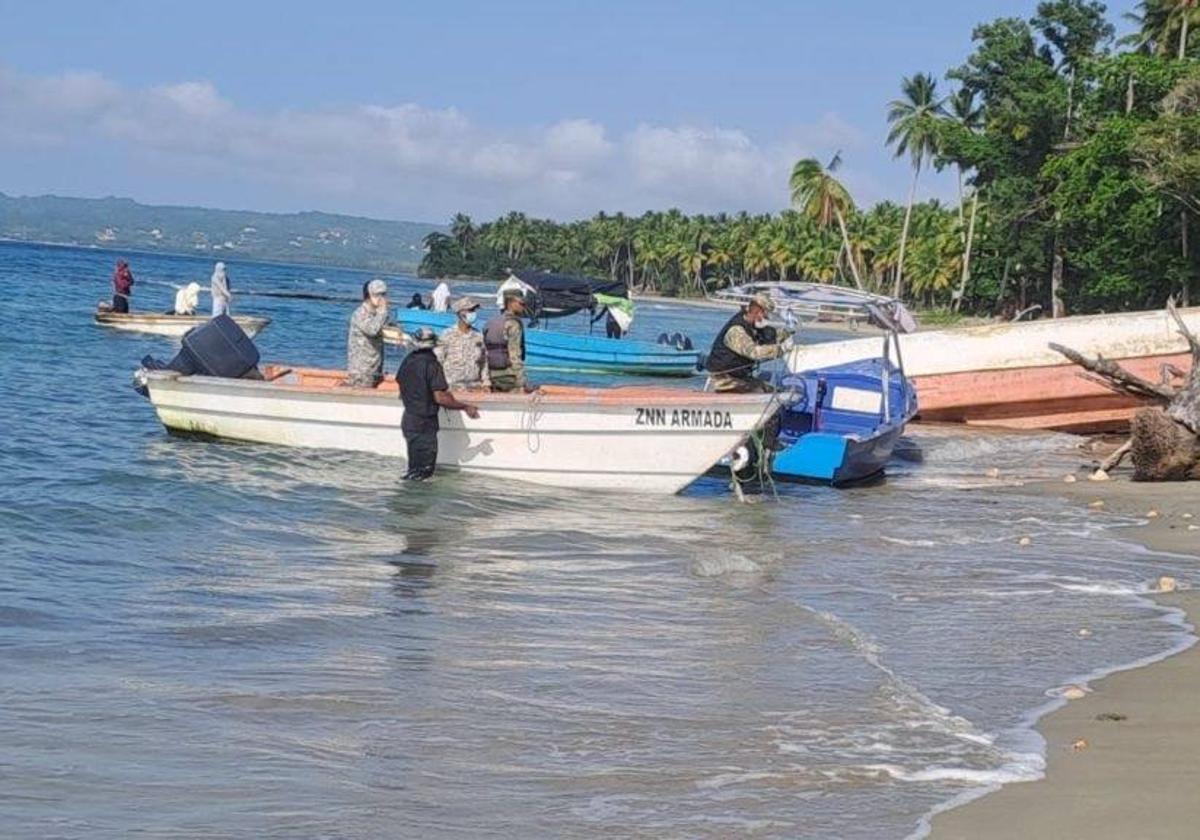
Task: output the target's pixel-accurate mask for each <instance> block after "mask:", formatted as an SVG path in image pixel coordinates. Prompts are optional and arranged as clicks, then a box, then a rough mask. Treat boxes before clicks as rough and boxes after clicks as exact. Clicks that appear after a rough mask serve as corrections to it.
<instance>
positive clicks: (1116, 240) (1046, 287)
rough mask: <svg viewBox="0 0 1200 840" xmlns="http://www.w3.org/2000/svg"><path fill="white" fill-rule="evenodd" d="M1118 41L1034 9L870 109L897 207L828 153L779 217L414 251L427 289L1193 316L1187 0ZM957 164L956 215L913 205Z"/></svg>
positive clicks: (1197, 136) (1199, 143) (1060, 0)
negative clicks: (540, 285)
mask: <svg viewBox="0 0 1200 840" xmlns="http://www.w3.org/2000/svg"><path fill="white" fill-rule="evenodd" d="M1129 17H1130V20H1129V22H1128V23H1129V24H1131V25H1132V26H1133V28H1134V31H1133V32H1132V33H1131V34H1129V35H1128V36H1126V37H1123V38H1120V39H1117V37H1116V27H1115V26H1114V23H1113V22H1112V21H1110V20H1109V19H1108V17H1107V16H1106V9H1105V7H1104V6H1103V5H1102V4H1101V3H1099V2H1095V0H1046V2H1043V3H1041V4H1040V5H1039V6H1038V7H1037V10H1036V13H1035V14H1034V15H1033V16H1032V17H1031V18H1030V19H1028V20H1024V19H1020V18H1015V17H1010V18H1001V19H998V20H994V21H991V22H988V23H984V24H981V25H979V26H978V27H976V28H975V31H974V33H973V34H972V51H971V53H970V54H969V55H968V56H967V58H966V60H965V61H964V62H963V63H962V64H961V65H960V66H958V67H954V68H950V69H949V70H947V71H946V72H945V73H944V74H943V76H941V77H937V76H935V75H933V74H931V73H929V72H923V71H922V72H916V73H913V74H912V75H910V76H907V77H905V78H904V79H903V80H901V83H900V85H899V95H898V96H897V98H896V99H894V100H893V101H891V102H890V103H888V104H887V105H886V106H885V108H884V109H883V113H882V115H881V116H882V117H883V118H885V119H886V121H887V124H888V126H889V134H888V140H887V142H888V145H889V146H890V147H891V148H892V149H893V151H894V153H895V154H896V156H897V157H899V158H904V159H906V160H907V161H908V163H909V165H910V166H911V168H912V173H913V177H912V187H911V190H910V193H909V196H908V201H907V202H906V203H905V205H904V206H898V205H896V204H893V203H891V202H886V201H885V202H881V203H879V204H876V205H874V206H871V207H861V206H859V205H858V204H856V202H855V201H854V198H853V196H852V195H851V193H850V191H849V190H848V189H847V187H846V185H845V184H843V183H842V182H841V181H840V180H839V177H838V175H839V166H840V165H841V163H842V155H841V153H840V152H839V153H837V154H834V155H832V156H831V157H830V158H829V159H828V161H827V162H823V161H822V160H817V159H811V158H809V159H804V160H800V161H797V162H796V164H795V166H794V168H793V170H792V172H791V177H790V180H789V184H788V187H789V189H790V195H791V207H790V208H789V209H785V210H783V211H782V212H780V213H777V214H757V215H755V214H749V213H744V212H743V213H736V214H725V213H721V214H716V215H686V214H684V213H682V212H680V211H679V210H677V209H671V210H666V211H654V212H647V213H644V214H642V215H641V216H636V217H632V216H626V215H624V214H621V213H616V214H607V213H599V214H597V215H596V216H594V217H592V218H590V219H586V220H579V221H571V222H555V221H550V220H546V219H536V218H529V217H527V216H526V215H525V214H522V213H519V212H512V213H508V214H506V215H504V216H501V217H500V218H497V219H494V220H492V221H489V222H485V223H483V224H479V225H476V224H474V223H473V222H472V220H471V219H469V218H468V217H466V216H464V215H462V214H459V215H457V216H455V217H454V219H453V220H452V222H451V226H450V232H449V233H440V232H434V233H431V234H430V235H429V236H427V237H426V239H425V246H426V253H425V258H424V260H423V262H422V264H421V273H422V274H423V275H425V276H446V275H472V276H487V277H491V276H498V275H499V274H501V273H503V272H504V271H505V270H507V269H518V268H530V267H532V268H541V269H547V270H553V271H562V272H570V273H582V274H590V275H595V276H600V277H608V278H614V279H623V280H625V281H626V282H627V283H628V284H630V286H631V287H634V288H636V289H639V290H642V291H644V292H650V293H659V294H665V295H680V296H691V295H701V294H704V293H705V292H706V291H708V290H712V289H714V288H716V287H719V286H721V285H724V284H728V283H735V282H741V281H746V280H752V279H757V280H778V279H792V280H808V281H813V282H820V283H839V284H844V285H849V286H858V287H860V288H865V289H869V290H872V291H879V292H884V293H889V294H894V295H897V296H902V297H904V298H905V299H906V300H908V301H910V302H912V303H915V304H918V305H921V306H924V307H931V308H940V309H945V310H954V311H958V310H962V311H964V312H970V313H978V314H994V313H997V312H1000V311H1006V310H1007V311H1013V310H1023V309H1026V308H1030V307H1033V308H1037V307H1041V308H1042V309H1043V310H1044V311H1045V312H1046V314H1051V315H1061V314H1063V313H1077V312H1094V311H1114V310H1123V309H1137V308H1146V307H1156V306H1160V305H1162V303H1163V302H1164V300H1165V299H1166V298H1167V297H1168V296H1169V295H1176V296H1178V297H1180V298H1182V299H1183V300H1184V301H1190V300H1191V299H1192V298H1194V297H1195V296H1196V294H1197V291H1198V286H1197V284H1198V283H1200V246H1198V245H1197V240H1198V239H1200V235H1197V232H1196V229H1197V227H1198V225H1197V216H1200V34H1197V33H1198V31H1200V0H1145V2H1143V3H1141V4H1140V5H1139V6H1138V10H1137V12H1136V14H1134V15H1131V16H1129ZM947 167H951V168H952V171H954V172H955V173H956V175H957V180H958V185H959V189H958V201H957V204H956V205H955V206H945V205H943V204H941V203H939V202H937V201H932V200H925V201H920V200H918V196H919V193H920V187H921V177H922V175H923V174H924V173H927V172H928V171H929V169H930V168H933V169H936V170H944V169H946V168H947Z"/></svg>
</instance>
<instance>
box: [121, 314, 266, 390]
mask: <svg viewBox="0 0 1200 840" xmlns="http://www.w3.org/2000/svg"><path fill="white" fill-rule="evenodd" d="M182 344H183V346H182V347H181V348H180V349H179V352H178V353H176V354H175V358H173V359H171V361H169V362H163V361H160V360H158V359H156V358H154V357H153V356H145V357H143V358H142V368H143V370H173V371H175V372H177V373H179V374H181V375H183V376H193V375H197V376H218V377H222V378H225V379H261V378H262V375H261V374H260V373H259V372H258V360H259V354H258V348H257V347H256V346H255V345H254V341H253V340H252V339H251V338H250V336H248V335H246V333H245V332H244V331H243V330H242V328H241V327H239V326H238V324H237V322H236V321H234V320H233V319H232V318H230V317H229V316H228V315H218V316H217V317H215V318H213V319H212V320H210V321H208V322H207V323H204V324H201V325H200V326H198V327H192V329H190V330H188V331H187V332H186V333H184V334H183V340H182ZM139 373H140V371H139ZM134 389H135V390H136V391H137V392H138V393H139V394H141V395H142V396H147V390H146V384H145V377H144V376H137V375H135V376H134Z"/></svg>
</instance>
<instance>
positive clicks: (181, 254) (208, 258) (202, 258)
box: [0, 236, 487, 282]
mask: <svg viewBox="0 0 1200 840" xmlns="http://www.w3.org/2000/svg"><path fill="white" fill-rule="evenodd" d="M6 245H24V246H30V245H32V246H36V247H39V248H61V249H63V250H68V251H87V252H89V253H90V252H101V253H107V254H113V255H130V256H146V257H171V258H173V259H185V260H195V261H196V262H199V263H205V264H207V265H210V266H211V265H212V264H213V263H214V262H216V261H217V260H223V261H225V262H230V263H238V262H243V263H254V264H255V265H278V266H289V267H293V268H296V267H298V268H314V269H330V268H334V269H337V270H338V271H351V272H354V273H356V274H376V275H384V276H392V277H406V278H410V279H413V278H416V269H415V267H413V268H412V270H410V271H380V270H377V269H373V268H361V267H359V266H353V265H341V264H339V263H314V262H303V261H288V260H268V259H262V258H259V257H251V256H241V255H227V256H226V255H218V256H213V255H211V254H206V255H201V254H196V253H188V252H186V251H167V250H162V251H150V250H146V249H144V248H114V247H112V246H110V245H80V244H79V243H78V242H44V241H40V240H35V239H13V238H11V237H7V236H0V247H3V246H6ZM451 279H460V280H467V279H469V278H451ZM481 282H487V280H486V278H483V279H482V280H481Z"/></svg>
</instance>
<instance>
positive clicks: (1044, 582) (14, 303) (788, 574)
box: [0, 246, 1192, 838]
mask: <svg viewBox="0 0 1200 840" xmlns="http://www.w3.org/2000/svg"><path fill="white" fill-rule="evenodd" d="M146 259H147V262H148V265H147V266H146V267H145V268H143V272H144V273H145V274H147V275H149V274H151V273H152V271H153V269H154V268H155V267H157V266H161V267H163V271H164V273H165V274H171V273H173V275H174V276H188V272H191V271H193V270H194V266H195V264H193V263H189V262H187V261H178V260H171V259H167V258H154V259H153V261H151V258H146ZM107 261H108V257H107V256H105V255H98V254H91V253H85V252H74V251H57V250H46V249H30V248H23V247H15V246H0V276H2V278H3V280H4V282H5V284H6V288H14V289H16V290H17V293H16V294H15V296H14V297H13V298H12V299H11V300H10V301H9V302H8V303H6V305H5V308H4V309H3V310H0V326H2V327H3V329H2V330H0V372H2V373H0V376H2V377H3V386H4V389H5V395H6V399H5V400H4V401H0V435H3V438H4V440H5V441H6V445H5V446H4V447H0V535H2V539H3V547H4V552H3V555H2V556H3V560H2V561H0V562H2V563H3V571H4V575H3V578H2V579H0V669H2V670H0V673H3V675H4V677H3V681H2V682H0V691H2V692H3V695H2V696H3V703H0V746H2V747H3V750H2V751H0V777H2V780H3V784H0V825H3V826H4V827H5V836H13V837H42V836H82V835H88V836H125V835H127V834H130V833H133V832H134V831H140V832H142V833H147V834H150V835H151V836H189V837H190V836H231V835H237V836H297V835H298V836H337V837H342V836H348V837H375V836H389V837H395V836H403V837H421V838H425V837H460V836H482V835H488V836H493V835H501V836H573V837H574V836H595V837H610V836H652V837H659V836H664V835H665V836H713V837H717V836H722V837H723V836H730V835H736V836H743V835H752V836H762V837H776V836H778V837H795V836H821V837H831V836H837V837H862V838H877V837H902V836H904V835H906V834H908V833H909V832H911V831H912V830H913V829H914V828H915V827H916V826H917V824H918V821H919V819H920V817H921V815H922V814H924V813H925V812H927V811H928V810H929V809H930V808H931V807H933V806H934V805H935V804H937V803H938V802H941V801H944V800H945V799H947V798H949V797H951V796H953V795H955V794H957V793H959V792H961V791H963V790H964V789H966V788H967V787H969V786H970V785H975V784H985V783H988V782H993V781H1003V780H1006V779H1016V778H1028V777H1030V776H1031V775H1032V774H1034V773H1036V772H1037V769H1038V767H1039V764H1040V756H1039V753H1038V748H1039V745H1038V744H1037V743H1036V741H1033V740H1031V739H1030V738H1029V737H1028V734H1027V728H1026V725H1027V723H1028V719H1027V715H1028V712H1029V710H1030V709H1033V708H1034V707H1037V706H1039V705H1040V704H1042V703H1044V702H1045V701H1046V697H1045V691H1046V690H1047V689H1049V688H1052V687H1053V686H1056V685H1058V684H1060V683H1061V682H1063V681H1064V680H1065V679H1067V678H1069V677H1071V676H1074V675H1081V674H1084V673H1087V672H1089V671H1092V670H1094V669H1096V668H1100V667H1103V666H1106V665H1111V664H1115V663H1117V662H1123V661H1130V660H1132V659H1135V658H1137V657H1140V656H1144V655H1148V654H1152V653H1155V652H1157V651H1161V650H1163V649H1165V648H1167V647H1168V646H1169V645H1171V644H1172V643H1174V642H1175V641H1176V640H1177V639H1178V637H1179V635H1180V631H1179V629H1178V628H1177V627H1175V626H1173V625H1171V624H1170V623H1168V622H1164V621H1161V620H1157V618H1158V617H1159V616H1161V615H1162V613H1161V611H1159V610H1157V609H1156V608H1154V607H1152V606H1150V605H1148V604H1147V603H1146V602H1144V601H1141V600H1139V593H1141V592H1144V591H1145V585H1146V582H1147V581H1149V580H1151V579H1152V578H1154V577H1155V576H1156V575H1157V574H1159V573H1160V572H1161V571H1162V570H1163V569H1164V568H1166V567H1165V566H1164V563H1167V562H1168V561H1164V560H1163V559H1161V558H1156V557H1154V556H1153V555H1149V554H1146V553H1144V552H1139V551H1135V550H1133V549H1131V548H1130V547H1129V546H1128V545H1126V544H1124V543H1121V542H1119V541H1117V540H1115V539H1113V538H1112V537H1110V536H1109V535H1108V532H1107V530H1106V526H1107V525H1109V524H1111V521H1110V519H1108V518H1106V517H1100V516H1097V515H1096V514H1094V513H1092V512H1089V511H1081V510H1078V509H1076V508H1073V507H1071V508H1068V507H1066V506H1065V505H1061V504H1058V503H1057V502H1053V501H1048V500H1046V499H1044V498H1040V497H1035V496H1029V495H1023V494H1022V493H1021V492H1020V490H1019V488H1017V489H1015V490H1011V491H1009V492H1006V493H1005V494H999V493H996V492H966V491H964V490H963V489H962V488H963V487H967V486H976V485H988V486H989V487H991V488H993V489H994V488H995V485H997V484H1003V483H1006V482H1009V483H1015V481H1016V480H1017V479H1020V478H1021V477H1023V476H1029V475H1032V474H1035V473H1040V474H1042V475H1054V474H1059V473H1061V472H1062V471H1063V470H1065V469H1070V468H1071V467H1072V466H1074V464H1075V463H1076V462H1077V461H1078V460H1079V456H1078V454H1077V453H1075V452H1074V451H1073V450H1072V449H1071V446H1070V442H1069V441H1067V440H1065V439H1062V438H1058V437H1055V436H1045V435H994V434H973V435H966V436H964V435H962V434H960V433H958V432H954V433H950V432H947V431H944V430H914V431H913V433H912V434H911V435H910V445H911V446H913V447H916V448H917V449H918V450H919V453H920V457H919V458H909V459H905V460H902V461H897V463H896V464H894V465H893V468H892V471H891V472H892V478H891V479H889V481H887V482H886V483H885V484H883V485H881V486H876V487H870V488H861V489H853V490H848V491H844V492H840V491H832V490H828V489H825V488H820V487H810V486H786V485H780V486H779V488H778V492H779V496H778V498H776V497H775V496H773V495H772V494H770V493H767V494H764V495H762V496H760V497H758V498H757V499H755V500H754V502H753V503H752V504H747V505H737V504H735V503H733V502H731V500H730V498H729V496H728V494H727V492H726V491H725V488H724V487H723V486H722V484H721V482H720V481H718V480H713V479H705V480H702V481H701V482H698V483H697V485H695V486H694V487H693V488H691V489H690V490H689V491H688V493H686V494H685V495H683V496H680V497H676V498H670V499H663V498H659V497H648V498H647V497H640V496H637V495H635V494H619V493H608V494H585V493H575V492H571V491H562V490H551V489H546V488H539V487H527V486H522V485H519V484H516V483H507V482H498V481H494V480H488V479H483V478H475V477H464V476H458V475H447V476H442V477H439V478H438V479H437V480H436V481H434V482H432V483H429V484H423V485H417V486H413V485H408V484H405V483H403V482H401V481H399V475H398V470H397V469H396V466H395V464H393V463H391V462H389V461H388V460H387V459H379V458H376V457H373V456H369V455H362V454H354V453H327V452H311V451H288V450H282V449H275V448H271V447H267V446H257V445H230V444H223V443H217V442H212V441H204V440H195V439H174V438H168V437H166V436H165V435H164V434H163V433H162V431H161V429H160V428H159V427H158V425H157V424H156V422H155V421H154V418H153V416H152V413H151V412H150V410H149V408H148V406H147V405H146V404H145V403H144V402H142V401H141V400H139V399H138V398H137V397H136V396H135V395H133V393H132V391H130V390H129V389H128V387H127V379H128V372H129V370H130V368H131V366H132V364H133V363H134V360H136V359H137V358H139V357H140V356H141V355H143V354H144V353H146V352H165V350H164V349H163V347H162V344H161V343H160V342H156V341H155V340H153V339H143V338H136V337H128V336H119V335H111V334H108V333H105V332H103V331H101V330H98V329H95V328H92V327H90V325H88V324H87V314H88V309H89V307H90V306H91V305H92V303H93V302H94V299H95V298H96V297H97V292H96V288H95V286H96V282H94V278H97V277H101V278H102V277H105V276H107V266H106V263H107ZM135 269H136V266H135ZM237 269H238V270H237V272H236V273H235V274H234V276H235V278H245V279H246V282H248V283H257V284H259V285H265V284H266V283H267V282H268V281H269V282H271V283H278V284H283V285H286V284H288V283H291V284H296V285H299V284H301V283H303V282H304V281H305V277H307V276H308V275H311V274H313V273H314V272H313V271H312V270H307V269H302V268H279V267H253V266H239V267H237ZM277 273H278V274H282V275H285V276H283V277H280V276H276V274H277ZM319 273H320V275H321V276H323V277H324V278H326V280H327V285H328V287H329V288H331V289H334V290H338V289H342V290H343V291H344V290H346V289H353V288H354V287H355V285H356V284H361V275H354V274H350V273H346V272H337V271H334V270H331V269H321V270H320V272H319ZM39 282H40V283H42V284H49V283H58V284H62V285H61V288H62V290H63V294H64V295H65V297H66V299H67V300H68V301H69V304H70V306H69V309H68V311H66V312H59V311H54V312H51V311H49V310H47V309H46V308H45V307H44V305H43V301H42V299H41V297H40V296H39V295H38V293H37V292H36V291H34V290H36V289H37V288H39V287H38V285H37V284H38V283H39ZM31 284H32V285H31ZM55 288H56V290H57V289H58V288H60V287H58V286H56V287H55ZM402 288H404V287H403V286H402ZM254 305H255V307H256V308H258V306H259V302H258V301H255V303H254ZM262 309H263V311H266V312H267V314H270V315H271V316H272V317H273V318H275V323H274V324H273V325H272V327H271V329H270V330H269V331H268V333H266V334H264V340H268V337H269V341H270V342H271V344H270V347H269V353H270V355H271V356H272V357H275V358H280V357H284V356H288V357H290V358H299V359H302V360H310V359H311V360H314V361H317V362H319V363H329V364H336V363H338V362H339V361H340V353H341V352H343V351H342V347H341V345H342V343H343V340H344V335H343V334H342V333H341V332H340V331H341V329H342V322H343V321H344V318H345V317H346V316H347V315H348V313H347V312H345V311H342V310H340V309H338V308H337V307H329V306H327V305H317V304H313V303H312V302H307V303H305V302H296V301H288V300H264V301H263V302H262ZM668 312H669V310H668ZM694 317H704V316H703V315H702V316H694ZM707 317H708V318H709V319H712V318H714V317H717V316H714V315H711V314H708V315H707ZM706 323H710V324H711V323H712V321H711V320H709V321H707V322H706ZM21 331H23V332H24V334H25V336H26V339H27V340H25V341H22V342H16V341H13V340H12V339H11V336H12V335H14V334H15V333H17V332H21ZM327 333H329V334H330V335H327ZM331 336H332V337H331ZM60 355H61V358H63V360H64V362H63V363H64V364H66V365H68V366H69V367H70V370H71V372H72V376H71V382H72V388H71V390H70V391H69V392H64V390H63V389H62V386H61V381H62V380H61V378H60V377H55V376H51V375H49V374H48V372H47V370H46V368H45V364H44V361H45V359H47V358H59V357H60ZM1031 465H1033V466H1031ZM991 468H996V469H997V470H999V471H1000V476H1001V477H1000V479H987V478H986V477H985V473H986V472H987V470H989V469H991ZM1025 535H1029V536H1032V537H1033V543H1032V545H1030V546H1027V547H1019V546H1018V545H1017V540H1018V538H1019V537H1021V536H1025ZM1169 563H1170V566H1169V568H1170V571H1171V572H1172V573H1174V574H1177V575H1179V576H1181V577H1182V578H1187V577H1188V576H1189V574H1190V573H1191V572H1192V570H1191V569H1190V567H1188V566H1187V565H1186V564H1185V565H1181V564H1184V563H1185V561H1180V560H1171V561H1169ZM1084 625H1086V626H1088V627H1089V628H1091V629H1092V630H1093V632H1094V635H1093V636H1092V637H1090V638H1086V639H1085V638H1080V637H1079V636H1078V634H1077V629H1078V628H1079V627H1081V626H1084Z"/></svg>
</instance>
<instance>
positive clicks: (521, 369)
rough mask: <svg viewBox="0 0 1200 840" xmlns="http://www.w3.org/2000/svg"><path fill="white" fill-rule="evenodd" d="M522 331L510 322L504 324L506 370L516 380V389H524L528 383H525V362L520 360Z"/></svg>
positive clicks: (516, 324) (518, 325) (514, 323)
mask: <svg viewBox="0 0 1200 840" xmlns="http://www.w3.org/2000/svg"><path fill="white" fill-rule="evenodd" d="M522 333H523V330H522V329H521V325H520V324H519V323H518V322H516V321H512V320H506V321H505V322H504V337H505V338H506V339H508V369H509V370H510V371H512V374H513V377H514V378H515V379H516V380H517V387H518V388H524V387H525V386H526V385H527V384H528V383H527V382H526V381H525V360H524V359H523V358H521V335H522Z"/></svg>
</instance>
